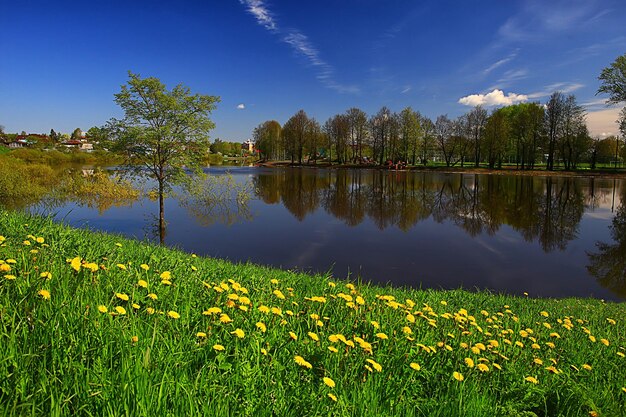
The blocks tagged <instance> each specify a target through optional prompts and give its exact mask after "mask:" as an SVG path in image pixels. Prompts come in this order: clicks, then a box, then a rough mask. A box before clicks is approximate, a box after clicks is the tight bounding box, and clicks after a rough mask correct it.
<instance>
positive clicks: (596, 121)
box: [586, 108, 621, 137]
mask: <svg viewBox="0 0 626 417" xmlns="http://www.w3.org/2000/svg"><path fill="white" fill-rule="evenodd" d="M620 110H621V109H619V108H613V109H606V110H598V111H590V112H589V113H587V117H586V120H587V128H589V134H590V135H591V136H600V137H605V136H610V135H615V134H617V132H618V131H619V126H618V124H617V120H618V119H619V112H620Z"/></svg>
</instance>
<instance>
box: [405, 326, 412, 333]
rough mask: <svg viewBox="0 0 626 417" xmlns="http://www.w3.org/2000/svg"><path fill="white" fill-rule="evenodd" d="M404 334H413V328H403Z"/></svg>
mask: <svg viewBox="0 0 626 417" xmlns="http://www.w3.org/2000/svg"><path fill="white" fill-rule="evenodd" d="M402 333H404V334H412V333H413V331H412V330H411V328H410V327H409V326H404V327H403V328H402Z"/></svg>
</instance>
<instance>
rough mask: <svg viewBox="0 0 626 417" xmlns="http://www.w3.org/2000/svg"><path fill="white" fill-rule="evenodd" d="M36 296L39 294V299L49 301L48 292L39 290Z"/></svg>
mask: <svg viewBox="0 0 626 417" xmlns="http://www.w3.org/2000/svg"><path fill="white" fill-rule="evenodd" d="M37 294H39V295H40V296H41V298H43V299H44V300H49V299H50V291H48V290H39V291H38V292H37Z"/></svg>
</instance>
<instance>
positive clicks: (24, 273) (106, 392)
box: [0, 211, 626, 416]
mask: <svg viewBox="0 0 626 417" xmlns="http://www.w3.org/2000/svg"><path fill="white" fill-rule="evenodd" d="M625 356H626V305H625V304H624V303H606V302H603V301H602V300H593V299H562V300H554V299H534V298H529V297H524V296H522V297H516V296H507V295H500V294H492V293H488V292H469V291H465V290H454V291H440V290H416V289H406V288H392V287H379V286H373V285H369V284H366V283H360V282H350V281H348V280H345V279H339V278H335V277H332V276H328V275H316V276H313V275H307V274H303V273H297V272H291V271H281V270H277V269H270V268H266V267H261V266H257V265H252V264H233V263H230V262H226V261H223V260H218V259H211V258H203V257H197V256H195V255H193V254H189V253H184V252H182V251H179V250H176V249H170V248H165V247H160V246H157V245H154V244H151V243H145V242H139V241H134V240H129V239H125V238H122V237H119V236H115V235H109V234H102V233H96V232H93V231H89V230H82V229H81V230H79V229H72V228H69V227H67V226H64V225H61V224H57V223H54V222H53V221H51V220H50V219H47V218H41V217H33V216H29V215H26V214H20V213H17V212H7V211H0V414H1V415H6V416H22V415H52V416H62V415H86V416H144V415H145V416H148V415H149V416H181V415H215V416H229V415H232V416H245V415H250V416H264V415H268V416H269V415H276V416H303V415H324V416H327V415H338V416H353V415H362V416H366V415H367V416H373V415H399V416H414V415H415V416H422V415H423V416H485V415H494V416H589V415H598V416H621V415H626V373H625V372H624V369H626V358H625Z"/></svg>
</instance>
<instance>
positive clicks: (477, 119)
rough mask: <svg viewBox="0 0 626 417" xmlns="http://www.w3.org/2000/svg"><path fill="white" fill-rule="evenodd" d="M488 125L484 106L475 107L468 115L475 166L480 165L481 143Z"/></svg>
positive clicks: (468, 128)
mask: <svg viewBox="0 0 626 417" xmlns="http://www.w3.org/2000/svg"><path fill="white" fill-rule="evenodd" d="M486 123H487V110H485V109H484V108H483V107H482V106H476V107H474V108H473V109H472V110H471V111H470V112H469V113H467V130H468V132H469V135H470V138H471V140H472V144H473V145H474V166H475V167H478V166H479V165H480V157H481V154H480V142H481V138H482V135H483V132H484V130H485V124H486Z"/></svg>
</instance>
